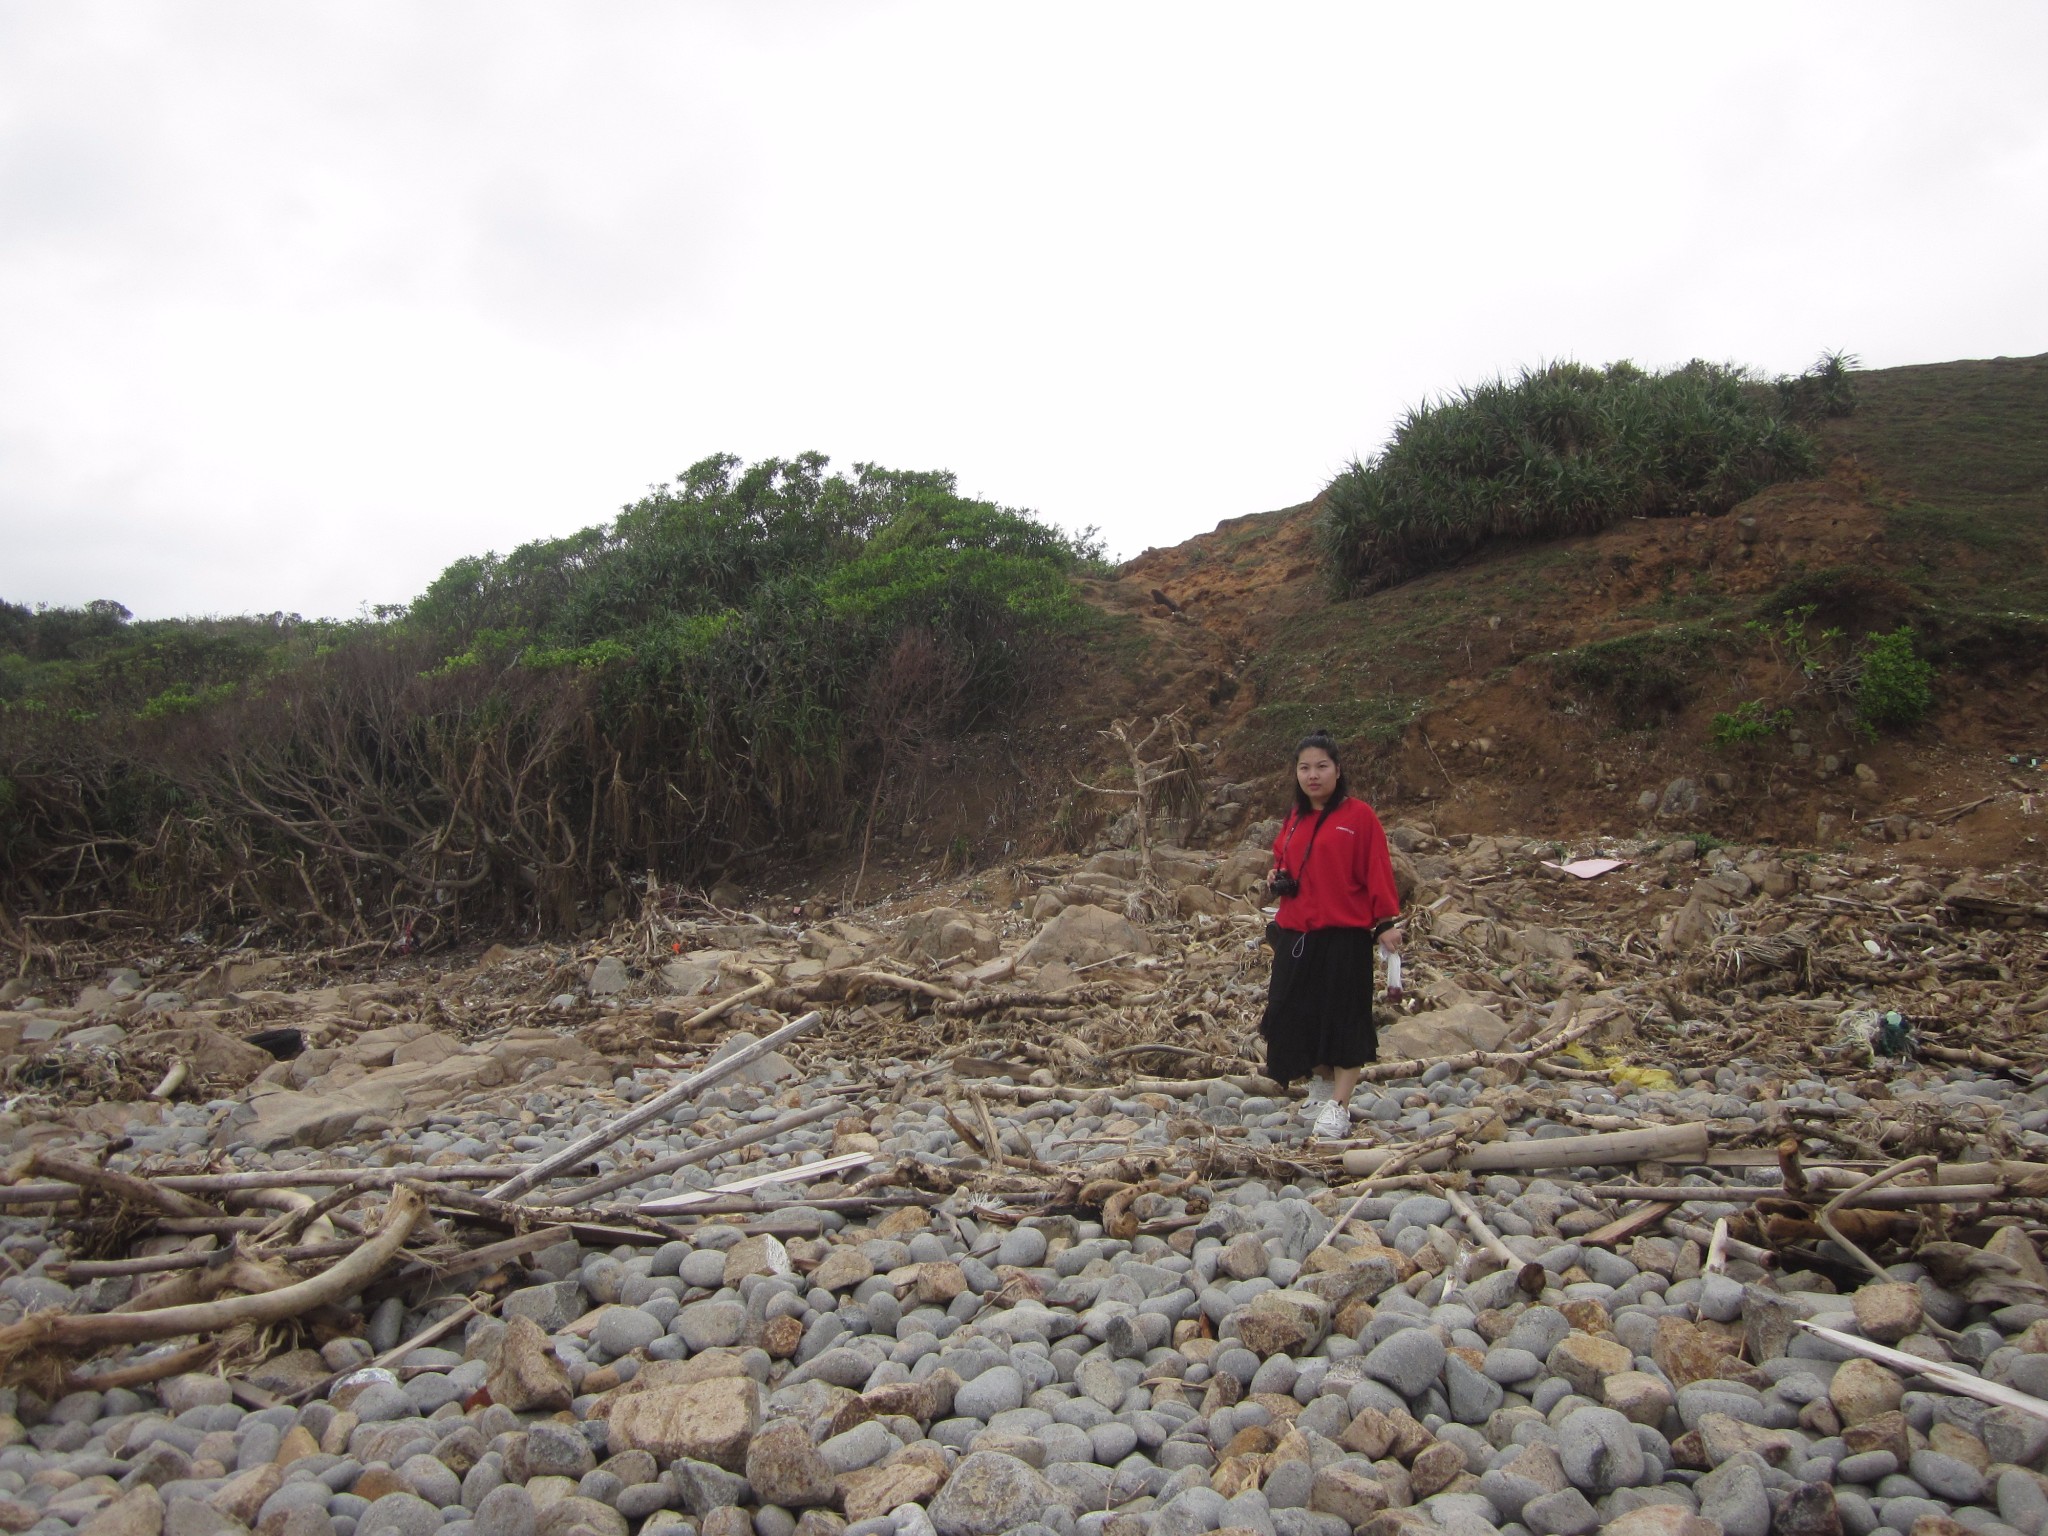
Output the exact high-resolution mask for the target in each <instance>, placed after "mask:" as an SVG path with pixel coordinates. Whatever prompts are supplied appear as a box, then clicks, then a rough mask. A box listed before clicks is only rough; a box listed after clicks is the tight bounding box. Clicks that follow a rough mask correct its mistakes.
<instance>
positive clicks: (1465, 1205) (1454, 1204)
mask: <svg viewBox="0 0 2048 1536" xmlns="http://www.w3.org/2000/svg"><path fill="white" fill-rule="evenodd" d="M1437 1193H1438V1194H1440V1195H1442V1196H1443V1197H1444V1198H1445V1199H1446V1200H1448V1201H1450V1202H1451V1209H1452V1210H1454V1211H1456V1212H1457V1213H1458V1219H1459V1220H1461V1221H1463V1222H1464V1223H1465V1226H1466V1229H1467V1230H1468V1231H1470V1232H1471V1234H1472V1236H1473V1237H1474V1238H1476V1239H1477V1240H1478V1243H1479V1246H1480V1247H1482V1248H1484V1249H1485V1250H1486V1251H1487V1252H1488V1253H1490V1254H1492V1255H1493V1256H1494V1257H1495V1258H1496V1259H1499V1260H1500V1261H1501V1263H1502V1264H1503V1265H1505V1266H1506V1267H1507V1268H1509V1269H1512V1270H1514V1271H1516V1272H1517V1273H1520V1272H1521V1270H1522V1269H1523V1267H1524V1266H1525V1265H1526V1264H1527V1263H1528V1262H1529V1261H1528V1260H1526V1259H1524V1258H1522V1257H1521V1256H1520V1255H1518V1254H1517V1253H1516V1252H1515V1251H1514V1249H1512V1248H1510V1247H1509V1246H1508V1245H1507V1244H1506V1243H1504V1242H1502V1241H1501V1240H1500V1237H1499V1236H1498V1234H1496V1233H1495V1232H1494V1230H1493V1229H1492V1228H1491V1227H1489V1226H1488V1225H1487V1224H1486V1222H1485V1220H1484V1219H1483V1218H1482V1217H1481V1216H1480V1214H1479V1212H1478V1211H1477V1210H1476V1209H1475V1208H1474V1207H1473V1204H1472V1202H1471V1201H1470V1200H1467V1199H1466V1198H1465V1197H1464V1195H1463V1194H1461V1193H1460V1192H1459V1191H1457V1190H1455V1189H1453V1188H1451V1186H1450V1185H1448V1184H1440V1185H1438V1186H1437Z"/></svg>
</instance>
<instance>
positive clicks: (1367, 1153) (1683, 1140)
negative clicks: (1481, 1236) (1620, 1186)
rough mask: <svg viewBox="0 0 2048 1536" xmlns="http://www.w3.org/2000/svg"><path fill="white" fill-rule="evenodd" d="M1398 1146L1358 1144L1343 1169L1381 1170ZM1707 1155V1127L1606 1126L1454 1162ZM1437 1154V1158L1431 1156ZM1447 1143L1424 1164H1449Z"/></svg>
mask: <svg viewBox="0 0 2048 1536" xmlns="http://www.w3.org/2000/svg"><path fill="white" fill-rule="evenodd" d="M1403 1150H1404V1149H1402V1148H1399V1147H1358V1148H1353V1149H1352V1150H1351V1151H1349V1152H1346V1153H1345V1154H1344V1171H1345V1172H1346V1173H1348V1174H1352V1175H1354V1176H1364V1175H1367V1174H1373V1173H1377V1172H1379V1170H1380V1169H1381V1168H1382V1167H1384V1166H1385V1165H1386V1164H1387V1163H1389V1162H1391V1161H1392V1160H1393V1159H1394V1158H1396V1157H1398V1156H1400V1155H1401V1154H1402V1152H1403ZM1706 1155H1707V1128H1706V1126H1704V1125H1702V1124H1699V1123H1698V1122H1694V1123H1693V1124H1691V1125H1656V1126H1648V1127H1646V1128H1644V1129H1643V1130H1640V1131H1609V1132H1606V1133H1604V1134H1601V1135H1596V1136H1551V1137H1545V1138H1544V1139H1543V1140H1541V1141H1490V1142H1484V1143H1482V1144H1481V1145H1479V1146H1476V1147H1474V1148H1472V1149H1471V1151H1470V1152H1468V1153H1466V1154H1465V1155H1464V1156H1463V1157H1462V1158H1459V1159H1458V1160H1457V1161H1458V1166H1460V1167H1462V1168H1467V1169H1470V1170H1471V1171H1472V1172H1474V1173H1530V1172H1534V1171H1536V1170H1538V1169H1544V1168H1579V1167H1584V1166H1586V1165H1588V1164H1590V1165H1592V1166H1594V1167H1598V1166H1600V1165H1602V1164H1605V1163H1640V1162H1652V1161H1655V1162H1676V1163H1696V1162H1699V1161H1701V1160H1702V1159H1704V1158H1705V1157H1706ZM1436 1159H1441V1161H1440V1162H1437V1161H1435V1160H1436ZM1451 1161H1452V1152H1451V1150H1450V1149H1449V1148H1445V1149H1443V1150H1440V1151H1437V1152H1434V1153H1431V1154H1430V1156H1429V1158H1426V1159H1424V1160H1423V1166H1424V1167H1432V1166H1434V1167H1439V1168H1441V1167H1448V1166H1449V1165H1450V1163H1451Z"/></svg>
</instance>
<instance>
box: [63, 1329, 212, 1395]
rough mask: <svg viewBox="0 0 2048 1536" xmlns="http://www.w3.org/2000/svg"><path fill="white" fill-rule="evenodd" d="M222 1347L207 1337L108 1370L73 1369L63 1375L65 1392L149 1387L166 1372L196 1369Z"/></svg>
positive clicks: (176, 1372)
mask: <svg viewBox="0 0 2048 1536" xmlns="http://www.w3.org/2000/svg"><path fill="white" fill-rule="evenodd" d="M219 1349H220V1344H219V1342H218V1341H217V1340H214V1339H206V1340H203V1341H201V1342H200V1343H197V1344H188V1345H187V1346H186V1347H185V1348H183V1349H174V1350H171V1351H169V1352H168V1353H166V1354H161V1355H152V1356H151V1357H150V1358H149V1359H147V1360H138V1361H137V1362H136V1363H135V1364H133V1365H122V1366H116V1367H115V1368H114V1369H112V1370H108V1371H93V1372H91V1373H90V1374H87V1373H84V1372H79V1371H72V1372H69V1373H67V1374H66V1375H65V1377H64V1390H65V1391H66V1392H111V1391H113V1389H114V1388H116V1387H146V1386H148V1385H149V1384H150V1383H151V1382H153V1381H162V1380H163V1379H164V1378H165V1377H166V1376H182V1375H184V1374H185V1373H186V1372H187V1371H196V1370H199V1369H201V1368H202V1367H204V1366H205V1365H206V1364H207V1363H208V1362H209V1361H211V1360H212V1359H213V1357H214V1355H215V1353H216V1352H217V1351H218V1350H219Z"/></svg>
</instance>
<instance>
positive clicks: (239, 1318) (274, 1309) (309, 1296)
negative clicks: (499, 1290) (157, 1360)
mask: <svg viewBox="0 0 2048 1536" xmlns="http://www.w3.org/2000/svg"><path fill="white" fill-rule="evenodd" d="M424 1214H426V1202H425V1201H423V1200H422V1199H421V1198H420V1197H419V1196H418V1195H417V1194H414V1193H413V1192H412V1191H411V1190H406V1189H401V1190H399V1191H397V1192H396V1193H395V1194H393V1195H392V1197H391V1204H390V1206H389V1208H388V1209H387V1210H386V1211H385V1213H384V1225H383V1226H382V1227H381V1228H380V1229H379V1230H378V1232H377V1235H376V1236H375V1237H373V1238H371V1239H370V1240H369V1241H368V1242H366V1243H364V1244H363V1245H362V1246H361V1247H360V1248H358V1249H357V1250H356V1251H355V1252H354V1253H352V1254H350V1255H349V1256H348V1257H347V1258H345V1259H342V1260H341V1261H340V1262H339V1263H337V1264H335V1265H334V1266H333V1267H332V1268H330V1269H327V1270H325V1271H323V1272H322V1273H320V1274H318V1275H315V1276H314V1277H313V1278H312V1279H310V1280H302V1281H300V1282H299V1283H298V1284H297V1285H287V1286H284V1287H281V1288H280V1289H278V1290H275V1291H263V1292H260V1293H258V1294H257V1295H254V1296H236V1297H233V1298H231V1299H229V1300H226V1301H208V1302H201V1303H199V1304H198V1305H196V1306H189V1307H165V1308H162V1309H161V1310H159V1311H154V1312H101V1313H85V1314H77V1313H55V1312H50V1313H38V1314H36V1315H34V1316H31V1317H27V1318H24V1319H23V1320H22V1321H21V1322H18V1323H15V1324H13V1325H12V1326H10V1327H8V1328H4V1329H0V1359H11V1358H13V1357H14V1356H16V1355H18V1354H20V1352H21V1351H22V1350H24V1349H33V1348H55V1349H102V1348H105V1347H106V1346H107V1345H109V1344H141V1343H145V1342H147V1341H149V1340H152V1339H175V1338H178V1337H181V1336H182V1335H184V1334H188V1333H218V1332H220V1331H221V1330H222V1329H226V1328H232V1327H234V1326H236V1325H237V1324H239V1323H248V1324H250V1325H252V1326H254V1327H258V1328H261V1327H264V1326H266V1325H268V1324H270V1323H281V1322H283V1321H284V1320H285V1319H286V1318H288V1317H298V1316H299V1315H301V1314H302V1313H305V1312H309V1311H311V1310H312V1309H313V1308H315V1307H319V1306H325V1305H327V1304H329V1303H332V1302H337V1301H341V1300H343V1299H345V1298H347V1297H349V1296H353V1295H354V1294H355V1293H356V1292H358V1291H360V1290H361V1289H362V1288H363V1287H364V1286H365V1285H367V1284H369V1282H370V1281H371V1280H372V1279H373V1278H374V1277H375V1276H376V1274H377V1272H378V1271H379V1270H381V1269H382V1268H383V1267H384V1266H385V1265H386V1264H389V1263H390V1262H391V1260H392V1259H393V1258H395V1257H396V1256H397V1254H398V1250H399V1249H400V1248H402V1247H404V1246H405V1240H406V1239H407V1238H408V1237H410V1236H412V1229H413V1227H414V1226H415V1225H417V1224H418V1222H419V1219H420V1217H421V1216H423V1215H424Z"/></svg>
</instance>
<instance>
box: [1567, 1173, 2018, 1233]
mask: <svg viewBox="0 0 2048 1536" xmlns="http://www.w3.org/2000/svg"><path fill="white" fill-rule="evenodd" d="M1581 1193H1582V1194H1587V1195H1591V1196H1592V1197H1593V1198H1594V1199H1596V1200H1657V1201H1663V1202H1666V1203H1670V1204H1675V1205H1709V1204H1713V1203H1716V1202H1722V1201H1725V1202H1726V1203H1728V1204H1730V1205H1749V1204H1753V1203H1754V1202H1756V1201H1758V1200H1811V1199H1812V1198H1813V1196H1812V1195H1811V1193H1808V1194H1805V1195H1799V1194H1794V1193H1793V1192H1792V1191H1791V1190H1787V1189H1756V1188H1752V1187H1750V1186H1747V1185H1737V1186H1735V1187H1734V1188H1730V1189H1712V1188H1707V1187H1704V1186H1702V1185H1697V1184H1593V1185H1589V1186H1588V1187H1587V1188H1585V1189H1584V1190H1582V1191H1581ZM2004 1194H2005V1186H2004V1185H2003V1184H1912V1185H1907V1186H1906V1187H1905V1188H1903V1189H1872V1190H1866V1191H1865V1192H1864V1193H1862V1194H1860V1195H1858V1196H1856V1198H1855V1199H1853V1200H1849V1201H1845V1202H1844V1203H1845V1204H1846V1205H1856V1206H1863V1207H1866V1208H1869V1209H1875V1210H1902V1209H1905V1208H1906V1207H1909V1206H1915V1205H1973V1204H1975V1203H1976V1202H1978V1201H1980V1200H1997V1199H2000V1198H2002V1197H2003V1196H2004ZM1674 1196H1676V1197H1678V1198H1677V1199H1676V1200H1674V1199H1673V1197H1674ZM1579 1241H1580V1242H1590V1241H1591V1239H1590V1238H1580V1239H1579Z"/></svg>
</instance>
